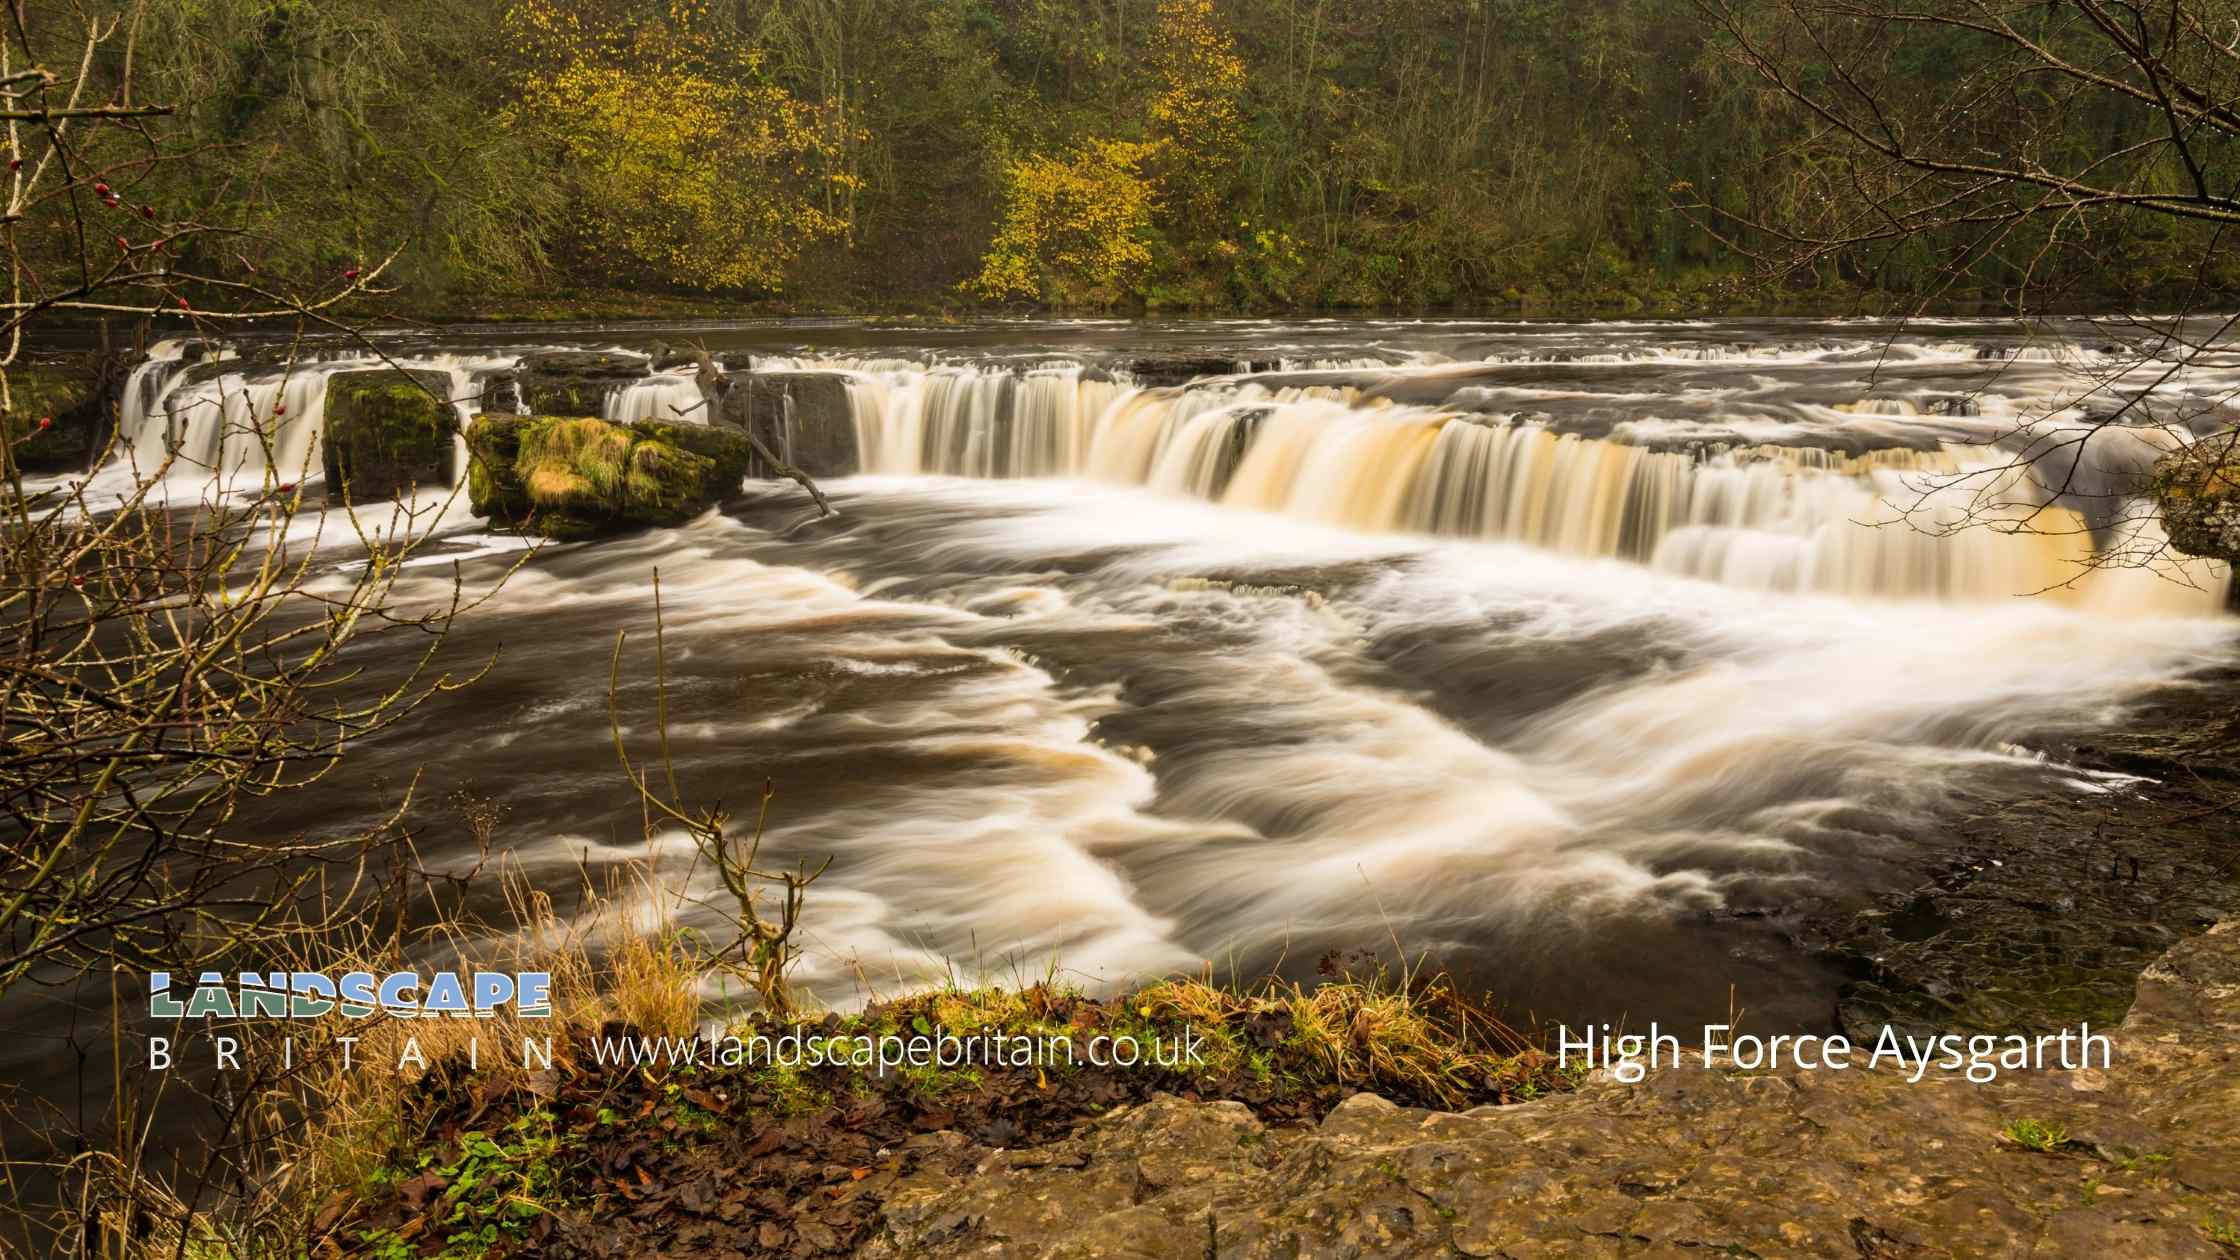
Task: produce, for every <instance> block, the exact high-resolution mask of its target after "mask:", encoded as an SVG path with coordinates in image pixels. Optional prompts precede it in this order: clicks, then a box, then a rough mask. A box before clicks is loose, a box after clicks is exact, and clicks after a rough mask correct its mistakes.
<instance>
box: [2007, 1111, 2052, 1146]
mask: <svg viewBox="0 0 2240 1260" xmlns="http://www.w3.org/2000/svg"><path fill="white" fill-rule="evenodd" d="M2001 1132H2002V1133H2004V1134H2005V1135H2006V1138H2007V1140H2008V1141H2010V1142H2012V1143H2014V1144H2015V1145H2017V1146H2019V1147H2021V1148H2023V1149H2024V1150H2029V1151H2041V1152H2051V1151H2057V1150H2060V1149H2061V1148H2062V1147H2063V1146H2066V1145H2067V1144H2068V1142H2069V1131H2068V1130H2067V1129H2064V1128H2062V1127H2061V1126H2060V1125H2058V1124H2053V1123H2050V1122H2048V1121H2044V1120H2034V1119H2031V1118H2029V1117H2027V1116H2026V1117H2023V1118H2022V1119H2019V1120H2009V1121H2008V1122H2007V1125H2006V1128H2004V1129H2002V1130H2001Z"/></svg>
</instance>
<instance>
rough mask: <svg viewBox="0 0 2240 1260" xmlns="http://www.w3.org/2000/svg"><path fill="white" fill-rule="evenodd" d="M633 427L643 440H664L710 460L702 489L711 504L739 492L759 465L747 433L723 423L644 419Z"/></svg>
mask: <svg viewBox="0 0 2240 1260" xmlns="http://www.w3.org/2000/svg"><path fill="white" fill-rule="evenodd" d="M630 428H631V430H632V431H634V432H635V433H637V435H638V436H639V437H640V438H642V439H646V440H650V441H655V442H664V443H667V444H668V445H670V446H674V447H677V448H678V449H680V450H685V451H690V452H692V453H693V454H694V455H697V456H699V457H700V458H702V459H704V460H707V461H708V468H707V472H706V474H705V475H704V476H703V478H702V492H703V493H704V494H705V495H706V497H707V499H708V501H709V502H711V503H713V502H718V501H720V500H723V499H728V498H730V497H731V496H732V495H734V494H737V493H738V492H739V483H740V482H741V481H744V480H745V479H746V477H747V474H748V473H749V472H750V471H752V470H753V467H754V464H755V456H754V447H753V445H751V444H750V443H749V442H748V441H747V437H746V435H745V434H744V433H738V432H734V431H732V430H730V429H727V428H723V427H721V426H715V425H706V424H680V423H677V422H675V421H670V420H640V421H638V422H636V423H635V424H632V425H631V426H630Z"/></svg>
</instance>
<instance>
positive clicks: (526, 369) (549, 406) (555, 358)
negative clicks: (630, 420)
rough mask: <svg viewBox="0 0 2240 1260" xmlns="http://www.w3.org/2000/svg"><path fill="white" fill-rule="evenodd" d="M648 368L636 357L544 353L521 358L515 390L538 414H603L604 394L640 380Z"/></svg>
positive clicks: (592, 352) (647, 363)
mask: <svg viewBox="0 0 2240 1260" xmlns="http://www.w3.org/2000/svg"><path fill="white" fill-rule="evenodd" d="M651 366H652V364H651V362H650V361H649V360H648V359H647V358H646V356H644V355H639V354H629V353H612V352H606V351H597V350H546V351H540V352H537V353H534V354H528V355H524V356H522V359H521V368H520V372H519V375H518V377H517V378H516V385H515V388H517V389H518V390H519V391H520V394H519V396H520V399H521V401H522V403H523V404H524V405H525V406H527V407H528V409H529V410H530V411H532V412H535V413H536V414H538V415H560V416H597V415H604V414H605V413H606V402H607V395H608V394H610V393H612V392H613V391H615V390H617V389H619V388H621V387H623V386H625V385H628V384H630V383H631V382H632V381H636V380H642V379H643V378H644V377H645V375H646V372H647V370H648V369H649V368H650V367H651Z"/></svg>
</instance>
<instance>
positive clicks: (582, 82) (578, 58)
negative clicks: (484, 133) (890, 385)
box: [505, 0, 856, 293]
mask: <svg viewBox="0 0 2240 1260" xmlns="http://www.w3.org/2000/svg"><path fill="white" fill-rule="evenodd" d="M505 20H506V23H507V27H508V29H509V30H510V31H512V32H513V34H514V38H515V39H516V41H517V43H518V46H519V49H520V52H521V55H522V60H523V63H524V68H523V72H522V73H521V75H520V78H519V82H518V84H517V93H518V100H517V103H516V104H515V105H514V107H513V108H512V109H511V111H510V112H509V114H508V116H507V121H508V122H509V123H510V124H512V126H513V127H514V128H515V129H517V130H518V131H519V132H521V133H523V134H524V135H526V136H529V137H533V138H535V139H539V140H542V141H543V142H544V143H546V144H548V145H549V146H550V147H551V148H552V150H553V151H554V152H555V153H556V155H557V156H558V158H559V160H560V165H561V169H562V170H563V171H565V172H566V173H567V175H568V177H569V179H570V181H571V185H572V187H571V192H572V195H573V206H572V213H573V216H574V223H575V225H576V226H577V228H578V230H579V232H580V234H581V237H582V247H583V248H584V250H585V251H586V252H588V253H595V254H598V255H600V256H602V257H604V258H605V259H607V260H609V261H611V260H612V259H614V258H617V257H619V258H621V259H627V260H628V261H630V262H631V263H634V264H636V266H637V268H638V269H639V270H640V271H641V272H642V273H643V274H644V276H645V277H646V278H648V279H652V280H655V281H657V282H660V283H663V284H669V285H675V286H678V287H683V288H693V289H702V290H724V289H747V290H756V291H761V292H766V293H775V292H777V291H779V290H780V289H782V288H783V287H784V284H785V277H786V267H787V265H788V264H789V263H791V262H792V261H793V259H794V258H795V257H796V256H797V255H798V254H799V253H800V251H801V249H802V248H803V246H805V245H806V244H808V243H810V242H812V241H816V240H819V239H823V238H827V237H832V236H837V235H839V234H841V233H843V232H845V230H846V228H847V220H846V217H845V210H844V199H843V200H842V202H841V203H840V204H839V205H836V204H835V203H833V202H831V201H828V200H827V198H826V196H825V194H826V193H827V192H828V191H831V190H833V189H835V188H838V189H841V190H842V191H845V190H847V189H850V188H852V187H853V186H854V183H855V179H856V177H855V176H854V175H852V174H850V173H849V172H848V171H847V170H846V169H845V168H844V167H836V166H830V165H827V164H825V163H824V162H822V161H821V158H820V155H821V154H823V153H824V152H826V151H827V150H828V149H831V148H832V147H834V146H835V145H836V144H837V143H838V141H839V139H840V136H839V134H838V132H837V130H836V129H837V128H839V127H840V126H842V125H843V124H842V122H841V121H840V118H839V116H838V115H837V113H835V112H833V111H828V110H826V109H824V108H822V107H820V106H818V105H815V104H812V103H809V102H806V101H803V100H801V99H799V98H797V97H795V96H793V95H792V94H791V93H789V92H787V91H786V90H785V89H784V88H783V87H780V86H778V85H776V84H774V83H771V82H769V81H767V79H766V78H765V77H764V75H763V73H762V68H763V67H762V58H761V55H760V54H759V53H757V52H755V51H754V50H751V49H749V50H746V51H743V52H733V51H732V49H734V48H735V47H736V42H735V41H733V40H731V39H728V38H726V34H727V33H726V32H725V31H724V30H723V29H722V28H721V26H720V25H719V23H718V22H717V21H716V19H715V17H714V16H713V14H712V12H711V10H710V9H709V7H708V6H707V5H706V4H705V3H702V2H700V0H677V3H674V4H671V5H669V6H668V7H667V9H666V10H664V11H661V12H657V13H642V12H633V11H628V10H622V11H615V10H606V9H603V8H599V7H595V6H591V5H569V4H565V3H562V2H561V0H519V2H518V3H516V4H514V5H512V6H511V7H510V8H508V9H507V11H506V19H505Z"/></svg>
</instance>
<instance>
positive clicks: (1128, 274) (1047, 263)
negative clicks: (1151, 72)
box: [967, 140, 1158, 303]
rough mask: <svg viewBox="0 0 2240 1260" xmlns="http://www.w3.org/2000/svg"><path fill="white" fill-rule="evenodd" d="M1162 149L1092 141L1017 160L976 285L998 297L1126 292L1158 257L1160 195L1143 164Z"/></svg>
mask: <svg viewBox="0 0 2240 1260" xmlns="http://www.w3.org/2000/svg"><path fill="white" fill-rule="evenodd" d="M1155 151H1156V146H1154V145H1150V144H1143V143H1137V142H1133V141H1127V140H1090V141H1088V142H1086V143H1084V144H1082V145H1081V146H1080V147H1079V148H1077V149H1075V150H1074V151H1073V152H1072V153H1070V154H1068V155H1066V156H1064V157H1030V158H1025V159H1023V160H1021V161H1017V162H1014V163H1012V164H1011V166H1010V169H1009V171H1008V172H1007V177H1006V181H1005V189H1004V201H1003V222H1002V224H1001V226H1000V227H999V228H998V229H997V232H996V237H995V240H994V241H993V242H991V243H990V244H989V246H988V253H987V257H986V258H985V259H984V260H983V261H982V264H981V268H980V274H979V275H977V276H975V277H973V278H972V279H971V280H970V281H968V282H967V287H968V289H969V290H970V291H971V292H973V293H975V294H977V295H979V296H981V297H984V298H989V299H991V300H998V301H1000V300H1003V299H1005V298H1016V297H1023V298H1040V299H1042V300H1045V301H1052V302H1084V301H1102V302H1106V303H1110V302H1113V301H1116V300H1118V299H1120V298H1121V297H1123V296H1124V295H1125V294H1127V293H1128V292H1129V291H1130V290H1131V288H1132V286H1133V285H1134V283H1135V281H1136V280H1137V279H1138V278H1139V277H1140V276H1141V275H1142V273H1143V271H1144V269H1145V268H1146V267H1147V266H1149V265H1150V262H1151V248H1150V245H1149V244H1148V242H1147V239H1146V238H1147V236H1148V235H1149V233H1150V230H1151V217H1152V211H1153V210H1154V209H1155V208H1156V206H1157V204H1158V198H1157V195H1156V193H1155V192H1154V190H1153V188H1152V185H1151V182H1150V180H1149V179H1147V178H1146V177H1145V175H1144V172H1143V165H1144V162H1145V159H1147V158H1148V157H1150V156H1151V154H1152V153H1154V152H1155Z"/></svg>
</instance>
